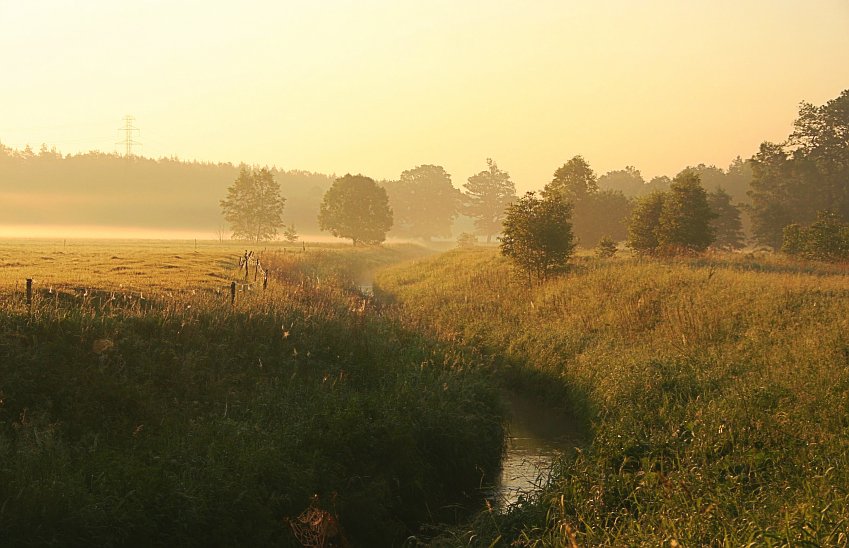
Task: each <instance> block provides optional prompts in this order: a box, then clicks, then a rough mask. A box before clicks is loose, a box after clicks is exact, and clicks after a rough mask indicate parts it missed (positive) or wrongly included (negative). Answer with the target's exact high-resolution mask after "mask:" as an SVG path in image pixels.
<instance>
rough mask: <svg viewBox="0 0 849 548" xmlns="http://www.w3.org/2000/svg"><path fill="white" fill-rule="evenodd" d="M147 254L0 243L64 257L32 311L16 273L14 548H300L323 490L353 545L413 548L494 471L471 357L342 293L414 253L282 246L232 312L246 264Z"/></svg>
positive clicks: (2, 417) (5, 469) (490, 418)
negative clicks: (357, 279) (305, 523)
mask: <svg viewBox="0 0 849 548" xmlns="http://www.w3.org/2000/svg"><path fill="white" fill-rule="evenodd" d="M46 245H49V246H50V247H49V248H46V247H45V246H46ZM144 245H145V247H142V246H140V245H138V244H137V245H136V246H135V247H132V246H128V245H124V244H116V243H115V242H111V243H110V244H108V247H106V246H102V247H94V246H89V244H87V243H86V244H83V245H79V246H74V247H69V248H67V249H65V250H63V249H62V246H61V244H59V246H58V250H57V249H56V248H55V247H54V246H53V244H45V242H43V241H42V242H36V243H31V244H29V243H28V244H26V245H25V246H24V247H23V248H21V247H15V248H8V249H7V248H6V246H3V247H0V254H2V256H3V257H4V258H6V257H7V256H8V255H9V254H11V255H13V256H18V257H21V256H25V255H26V252H27V251H35V252H36V253H37V254H38V255H39V256H49V257H51V258H52V260H51V261H50V263H51V267H52V268H49V267H42V268H44V272H43V275H42V274H41V273H39V275H38V276H36V278H37V280H38V281H37V282H36V283H37V285H36V294H35V295H34V303H33V306H32V308H31V309H30V308H28V307H27V306H26V305H25V304H24V302H23V298H22V296H21V295H20V292H17V293H15V285H14V282H15V280H13V279H12V278H10V277H8V276H9V275H8V270H6V269H4V270H3V271H2V272H0V287H2V291H0V356H2V359H0V379H1V380H0V457H2V461H3V466H2V467H0V500H2V501H6V502H7V504H5V505H3V511H2V512H0V530H2V531H3V544H4V545H9V546H31V545H48V544H56V543H59V544H73V545H87V546H115V545H126V544H130V545H149V546H220V545H251V546H269V545H274V546H297V544H296V541H295V538H294V537H293V535H292V532H291V530H290V528H289V527H288V526H287V525H286V523H285V521H284V518H287V517H288V518H294V517H295V516H297V515H298V514H300V513H301V512H302V511H303V510H304V509H305V508H307V507H309V506H310V505H311V500H312V499H313V496H314V495H315V494H319V495H320V497H321V498H320V504H321V508H323V509H325V510H327V511H329V512H331V513H333V514H335V515H336V516H337V517H338V520H339V523H340V524H341V526H342V529H343V531H344V534H345V535H346V536H347V537H348V539H349V540H350V542H351V543H352V544H353V545H356V546H390V545H398V544H400V543H401V542H403V540H404V539H405V538H406V537H407V536H409V535H410V534H411V532H415V531H416V529H417V527H418V526H419V525H420V524H421V523H424V522H426V521H430V520H434V519H452V518H453V515H454V513H455V511H456V510H452V511H450V512H444V511H442V510H440V509H442V508H445V507H447V506H451V507H452V508H454V509H456V508H457V505H462V504H467V503H468V501H469V499H468V498H467V496H466V495H465V494H464V491H465V492H466V493H474V492H475V489H476V487H477V485H478V482H479V478H480V474H481V470H486V471H487V473H488V474H492V473H494V471H495V469H496V468H497V466H498V461H499V457H500V454H501V447H502V443H503V439H504V438H503V428H502V426H501V424H500V419H499V417H500V415H501V413H502V411H501V407H500V403H499V401H498V394H497V392H496V391H495V389H494V387H493V385H492V383H490V382H489V381H488V380H487V379H486V378H485V376H484V374H483V372H482V371H481V370H480V369H479V368H478V367H477V365H476V364H477V361H476V360H475V361H472V359H470V357H469V355H468V354H467V353H463V352H456V351H455V350H454V349H452V348H451V347H450V346H449V345H444V344H440V343H437V342H435V341H433V340H431V339H428V338H426V337H422V336H419V335H416V334H415V333H412V332H410V331H408V330H406V329H404V328H403V327H401V326H400V325H398V323H397V322H396V321H394V320H393V318H392V317H391V316H389V315H388V314H386V313H378V312H377V310H376V309H375V307H374V303H373V302H372V301H370V300H368V299H366V300H363V298H362V297H361V296H360V295H359V294H357V293H354V292H350V291H348V290H346V289H345V287H346V286H347V285H348V284H350V283H351V279H352V278H353V277H354V276H355V275H356V272H355V271H354V266H353V265H358V266H357V270H358V269H359V268H364V267H369V266H370V267H374V266H375V265H376V264H386V263H388V262H392V261H397V260H402V259H407V258H409V257H411V256H413V255H416V254H419V253H421V251H420V250H415V249H408V248H404V249H400V250H396V249H391V248H386V247H381V248H374V249H353V248H344V250H341V251H340V250H339V249H335V250H334V249H333V248H324V249H322V250H321V251H310V252H305V253H286V254H282V253H279V252H277V251H272V252H269V253H267V254H265V255H263V256H262V262H263V265H265V266H266V267H267V268H269V269H271V270H272V272H273V273H274V278H273V280H272V281H271V283H270V285H269V288H268V290H266V291H258V290H257V288H256V287H253V288H251V287H250V286H247V285H246V286H243V287H240V290H239V292H238V295H237V299H236V304H235V305H231V304H230V302H229V301H230V300H229V294H228V292H224V291H220V289H223V288H226V287H227V286H228V284H229V281H230V280H231V279H233V277H234V276H235V277H238V273H237V272H236V265H237V263H236V261H235V258H236V255H237V254H238V253H239V252H240V250H241V249H240V248H236V247H235V246H232V245H229V246H228V245H227V244H225V246H224V249H222V246H219V245H217V244H212V243H210V244H208V245H207V246H206V247H201V249H200V250H199V251H198V253H193V252H192V253H185V256H181V253H180V251H179V247H176V248H171V247H169V248H162V247H160V246H158V245H153V244H144ZM272 249H273V246H272ZM281 249H282V248H281ZM104 250H106V253H104ZM278 251H279V250H278ZM54 252H55V253H54ZM111 254H117V255H120V256H121V257H122V258H121V259H119V260H120V261H121V262H117V263H113V264H116V265H117V266H124V265H126V264H127V263H128V262H135V261H139V262H140V263H141V265H140V266H139V270H140V271H142V272H154V273H155V274H153V275H152V276H151V278H150V280H149V282H150V283H149V284H148V280H145V282H144V283H145V285H144V286H138V290H129V289H128V288H127V287H126V286H124V285H123V284H122V283H121V282H124V281H129V282H131V283H133V284H136V283H138V280H139V277H138V276H135V275H133V273H125V272H126V271H124V270H111V271H110V270H109V268H108V267H109V264H110V263H106V264H104V263H103V261H104V258H103V257H104V256H106V257H109V256H110V255H111ZM117 255H113V258H114V259H117V258H118V257H117ZM175 255H176V257H175ZM127 257H130V258H131V260H129V261H127V260H126V258H127ZM163 259H168V260H169V261H170V262H169V263H167V264H163ZM83 265H84V266H83ZM92 266H94V268H92ZM164 266H169V267H170V268H163V267H164ZM12 270H14V271H15V275H18V274H19V273H20V270H19V267H14V268H12ZM92 273H95V274H97V276H96V277H95V276H92ZM98 273H102V276H101V275H100V274H98ZM48 275H50V276H54V278H52V279H51V282H50V283H51V285H52V286H48V285H47V284H46V283H44V282H42V281H41V280H42V279H44V278H45V277H46V276H48ZM319 279H320V280H321V281H319ZM186 280H191V283H186V282H185V281H186ZM335 280H338V281H335ZM82 284H85V285H82ZM77 287H87V288H88V289H87V290H86V291H85V292H82V291H75V288H77ZM447 364H450V366H449V365H447ZM334 494H335V495H334ZM334 499H335V501H334Z"/></svg>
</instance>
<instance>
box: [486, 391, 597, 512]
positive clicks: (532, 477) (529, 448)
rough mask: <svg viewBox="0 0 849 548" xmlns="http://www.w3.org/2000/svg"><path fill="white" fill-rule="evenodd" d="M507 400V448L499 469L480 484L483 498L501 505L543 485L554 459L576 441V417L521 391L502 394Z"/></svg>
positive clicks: (503, 505) (507, 503)
mask: <svg viewBox="0 0 849 548" xmlns="http://www.w3.org/2000/svg"><path fill="white" fill-rule="evenodd" d="M505 396H506V400H507V402H508V404H509V412H510V415H509V416H508V424H507V448H506V452H505V454H504V459H503V460H502V464H501V473H500V475H499V477H498V478H496V479H495V481H494V482H493V483H492V484H491V485H488V486H485V487H484V494H485V496H486V498H487V499H488V500H489V501H490V502H491V503H493V505H495V506H496V507H498V508H501V509H504V508H506V507H508V506H510V505H511V504H513V503H515V502H516V501H518V500H519V497H520V496H521V495H522V494H529V493H531V492H533V491H536V490H538V489H539V488H540V487H543V486H544V485H545V484H546V483H547V481H548V473H549V471H550V469H551V465H552V463H553V462H554V460H555V459H556V458H557V457H558V456H560V455H561V454H563V453H567V452H571V451H574V449H575V447H577V446H579V445H580V442H581V433H580V430H579V428H578V424H577V421H576V420H575V419H573V418H571V417H569V415H567V414H566V413H564V412H563V411H561V410H558V409H552V408H551V407H550V406H548V405H546V404H544V403H541V402H539V401H537V400H535V399H534V398H531V397H528V396H526V395H523V394H517V393H514V392H508V393H506V394H505Z"/></svg>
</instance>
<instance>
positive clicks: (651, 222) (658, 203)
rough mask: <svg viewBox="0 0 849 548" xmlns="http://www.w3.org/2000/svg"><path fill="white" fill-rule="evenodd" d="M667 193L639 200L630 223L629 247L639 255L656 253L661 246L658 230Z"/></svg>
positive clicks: (651, 195) (657, 193) (655, 192)
mask: <svg viewBox="0 0 849 548" xmlns="http://www.w3.org/2000/svg"><path fill="white" fill-rule="evenodd" d="M665 200H666V193H665V192H660V191H654V192H652V193H651V194H649V195H647V196H643V197H642V198H639V199H638V200H637V203H636V204H635V206H634V211H633V213H632V214H631V219H630V221H629V223H628V241H627V244H626V245H627V246H628V247H630V248H631V249H633V250H634V251H636V252H638V253H648V254H652V253H655V252H656V251H657V250H658V248H659V246H660V239H659V237H658V230H659V228H660V215H661V212H662V211H663V203H664V201H665Z"/></svg>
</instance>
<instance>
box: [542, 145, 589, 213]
mask: <svg viewBox="0 0 849 548" xmlns="http://www.w3.org/2000/svg"><path fill="white" fill-rule="evenodd" d="M596 192H598V182H597V180H596V176H595V173H594V172H593V170H592V169H591V168H590V165H589V164H588V163H587V161H586V160H584V158H583V156H575V157H573V158H572V159H571V160H569V161H568V162H566V163H565V164H563V165H562V166H560V167H559V168H557V170H556V171H555V172H554V177H553V178H552V179H551V182H550V183H548V184H547V185H545V189H544V190H543V191H542V195H543V197H548V196H549V195H551V194H559V195H560V196H561V197H563V198H565V199H566V200H568V201H570V202H572V204H573V205H576V204H577V203H578V202H580V201H581V200H582V199H584V198H585V197H586V196H587V195H588V194H594V193H596Z"/></svg>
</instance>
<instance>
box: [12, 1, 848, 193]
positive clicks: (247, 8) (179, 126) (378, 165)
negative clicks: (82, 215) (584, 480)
mask: <svg viewBox="0 0 849 548" xmlns="http://www.w3.org/2000/svg"><path fill="white" fill-rule="evenodd" d="M0 51H2V54H0V142H2V143H3V144H5V145H7V146H12V147H15V148H22V147H23V146H25V145H26V144H31V145H32V146H33V148H35V149H37V148H38V147H39V146H40V144H41V143H46V144H47V145H48V146H56V147H57V148H58V149H59V150H60V151H62V152H64V153H71V152H77V151H87V150H91V149H99V150H104V151H108V152H111V151H116V150H119V151H120V150H122V147H121V146H120V145H116V144H115V143H116V142H117V141H119V140H120V139H121V138H122V136H121V135H120V134H119V132H118V131H117V130H118V128H119V127H120V126H121V125H122V123H123V122H122V118H123V116H124V115H126V114H131V115H133V116H135V118H136V125H137V127H139V128H140V130H141V132H140V134H139V135H138V136H137V140H138V141H140V142H141V143H142V144H143V146H141V147H139V148H137V149H136V151H137V152H138V153H140V154H143V155H145V156H152V157H161V156H173V155H176V156H178V157H180V158H183V159H198V160H203V161H230V162H234V163H238V162H240V161H244V162H247V163H253V164H261V165H277V166H278V167H282V168H287V169H306V170H311V171H319V172H324V173H337V174H344V173H346V172H352V173H360V172H361V173H363V174H365V175H368V176H371V177H373V178H375V179H381V178H397V177H398V175H399V174H400V172H401V171H403V170H405V169H409V168H411V167H414V166H416V165H420V164H425V163H433V164H440V165H443V166H444V167H445V168H446V169H447V170H448V172H449V173H451V175H452V176H453V180H454V183H455V185H456V186H458V187H459V186H461V185H462V184H463V183H464V182H465V181H466V179H467V178H468V177H469V176H470V175H472V174H474V173H475V172H477V171H480V170H483V169H484V168H485V166H486V163H485V159H486V158H487V157H492V158H494V159H495V160H496V161H497V162H498V164H499V166H500V167H501V168H502V169H505V170H507V171H509V172H510V173H511V175H512V176H513V179H514V181H515V182H516V183H517V186H518V188H519V189H520V190H530V189H539V188H541V187H542V186H543V185H544V184H545V183H546V182H547V181H549V180H550V179H551V175H552V173H553V172H554V170H555V169H556V168H557V167H558V166H559V165H561V164H563V163H564V162H566V161H567V160H568V159H569V158H571V157H572V156H574V155H576V154H582V155H583V156H584V157H585V158H586V159H587V161H589V162H590V164H591V165H592V166H593V168H594V169H595V170H596V172H597V173H598V174H602V173H604V172H606V171H609V170H613V169H621V168H623V167H625V166H626V165H634V166H636V167H637V168H639V169H640V170H642V172H643V174H644V176H646V178H647V179H648V178H649V177H651V176H653V175H661V174H666V175H670V176H672V175H674V174H675V173H677V172H678V171H679V170H680V169H681V168H683V167H685V166H686V165H690V164H698V163H706V164H716V165H718V166H720V167H727V165H728V164H729V163H730V162H731V160H732V159H733V158H734V157H735V156H737V155H741V156H743V157H749V156H751V155H752V154H753V153H754V152H756V150H757V147H758V145H759V144H760V143H761V142H762V141H764V140H782V139H784V138H785V137H786V136H787V135H788V133H789V132H790V131H791V129H792V122H793V119H794V118H795V116H796V113H797V110H798V103H799V102H800V101H803V100H805V101H809V102H813V103H816V104H821V103H824V102H825V101H828V100H829V99H833V98H835V97H836V96H837V95H838V94H839V93H840V92H841V91H842V90H843V89H846V88H849V53H848V52H849V1H847V0H810V1H805V2H802V1H801V0H796V1H789V0H737V1H731V0H676V1H671V0H669V1H667V0H656V1H651V0H644V1H637V0H628V1H626V0H600V1H589V0H587V1H584V0H581V1H577V0H560V1H554V0H523V1H498V0H490V1H482V0H453V1H443V0H427V1H424V0H422V1H416V2H413V1H407V0H325V1H322V0H313V1H306V0H304V1H289V0H265V1H259V0H240V1H238V2H236V1H227V2H224V1H217V0H134V1H132V2H131V1H127V0H27V1H19V0H0Z"/></svg>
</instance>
